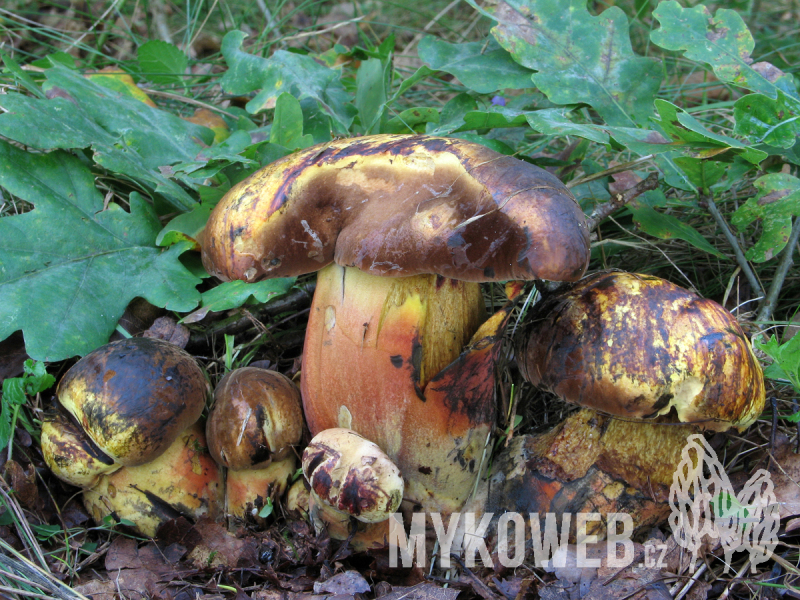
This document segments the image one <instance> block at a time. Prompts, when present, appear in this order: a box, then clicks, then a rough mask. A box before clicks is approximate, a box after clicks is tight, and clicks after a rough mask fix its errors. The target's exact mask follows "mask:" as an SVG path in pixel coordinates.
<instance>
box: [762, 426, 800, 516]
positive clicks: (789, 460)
mask: <svg viewBox="0 0 800 600" xmlns="http://www.w3.org/2000/svg"><path fill="white" fill-rule="evenodd" d="M774 456H775V460H776V461H777V463H778V466H776V465H774V464H772V463H770V466H769V473H770V476H771V477H772V483H773V485H774V486H775V490H774V491H775V498H776V500H777V501H778V504H779V505H780V516H781V518H782V519H783V518H785V517H792V516H795V515H800V454H795V453H794V444H791V443H790V442H789V438H788V437H787V436H786V435H785V434H782V433H779V434H778V435H777V436H776V438H775V451H774Z"/></svg>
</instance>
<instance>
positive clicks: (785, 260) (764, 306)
mask: <svg viewBox="0 0 800 600" xmlns="http://www.w3.org/2000/svg"><path fill="white" fill-rule="evenodd" d="M798 240H800V219H795V220H794V224H793V227H792V233H791V234H789V241H788V242H787V243H786V248H784V249H783V253H782V254H781V262H780V263H779V264H778V269H777V270H776V271H775V276H774V277H773V278H772V283H771V284H770V286H769V292H767V296H766V297H765V298H764V300H763V301H762V302H761V306H760V308H759V310H758V317H757V318H756V321H760V322H762V323H763V322H766V321H769V320H770V319H771V318H772V311H773V310H775V303H776V302H777V301H778V296H779V295H780V293H781V288H782V287H783V282H784V281H785V280H786V275H787V274H788V273H789V269H790V268H791V266H792V262H793V261H792V255H793V254H794V247H795V245H797V242H798Z"/></svg>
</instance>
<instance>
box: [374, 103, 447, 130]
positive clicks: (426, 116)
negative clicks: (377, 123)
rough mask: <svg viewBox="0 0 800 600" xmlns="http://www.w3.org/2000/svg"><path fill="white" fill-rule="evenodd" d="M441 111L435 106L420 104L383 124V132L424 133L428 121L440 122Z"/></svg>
mask: <svg viewBox="0 0 800 600" xmlns="http://www.w3.org/2000/svg"><path fill="white" fill-rule="evenodd" d="M438 122H439V111H438V110H436V109H435V108H426V107H424V106H418V107H416V108H408V109H406V110H404V111H403V112H401V113H400V114H399V115H397V116H396V117H393V118H391V119H389V120H388V121H387V122H386V125H384V126H383V133H424V132H425V125H426V124H427V123H438Z"/></svg>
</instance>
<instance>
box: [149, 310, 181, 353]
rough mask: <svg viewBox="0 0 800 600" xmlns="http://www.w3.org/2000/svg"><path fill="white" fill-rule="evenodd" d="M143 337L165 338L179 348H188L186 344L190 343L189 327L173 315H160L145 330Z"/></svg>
mask: <svg viewBox="0 0 800 600" xmlns="http://www.w3.org/2000/svg"><path fill="white" fill-rule="evenodd" d="M143 337H148V338H156V339H159V340H164V341H166V342H169V343H170V344H175V345H176V346H178V347H179V348H186V344H188V343H189V329H188V328H186V327H184V326H183V325H181V324H180V323H178V322H177V321H176V320H175V319H173V318H172V317H158V318H157V319H156V320H155V321H154V322H153V324H152V325H151V326H150V328H149V329H148V330H147V331H145V332H144V334H143Z"/></svg>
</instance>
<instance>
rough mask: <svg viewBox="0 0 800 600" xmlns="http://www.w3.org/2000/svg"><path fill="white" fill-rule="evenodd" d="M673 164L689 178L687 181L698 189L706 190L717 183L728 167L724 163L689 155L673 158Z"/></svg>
mask: <svg viewBox="0 0 800 600" xmlns="http://www.w3.org/2000/svg"><path fill="white" fill-rule="evenodd" d="M675 164H676V165H678V167H679V168H680V169H681V171H683V173H684V174H685V175H686V177H688V178H689V181H691V182H692V184H693V185H694V186H695V187H696V188H697V189H700V190H707V189H708V188H710V187H711V186H712V185H714V184H715V183H717V182H718V181H719V180H720V179H721V178H722V176H723V175H724V174H725V171H727V169H728V165H726V164H724V163H720V162H716V161H712V160H703V159H701V158H691V157H689V156H679V157H677V158H675Z"/></svg>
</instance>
